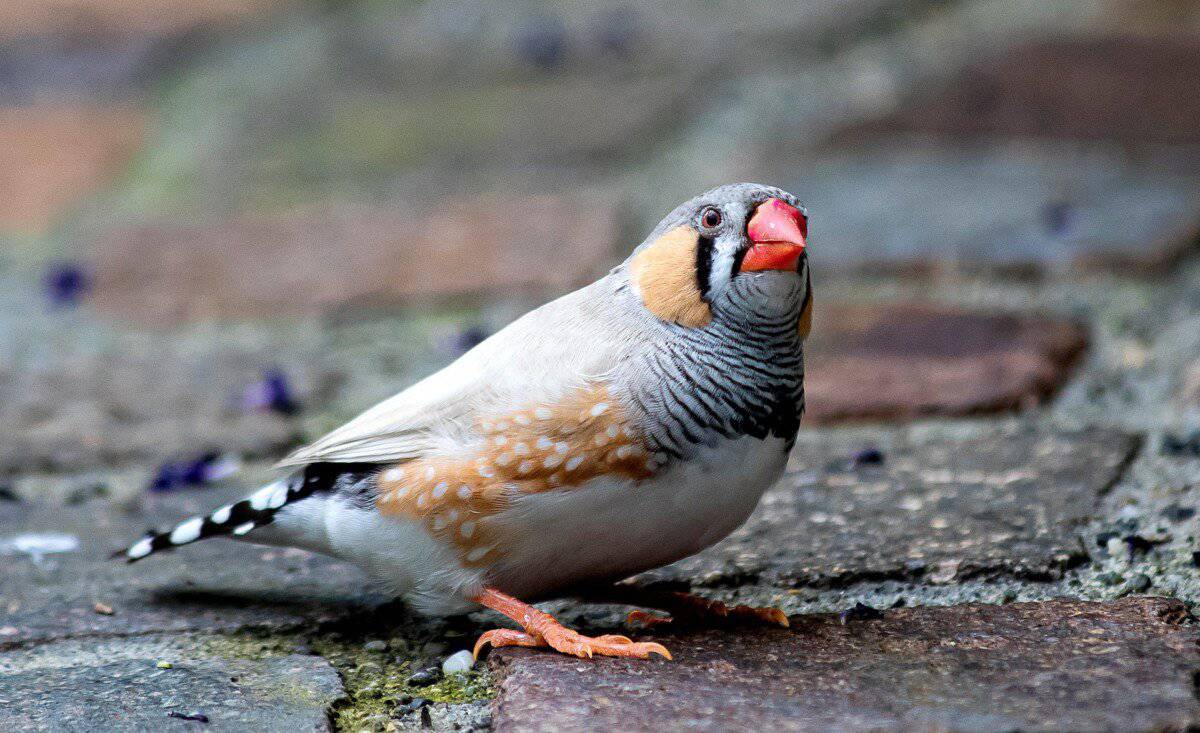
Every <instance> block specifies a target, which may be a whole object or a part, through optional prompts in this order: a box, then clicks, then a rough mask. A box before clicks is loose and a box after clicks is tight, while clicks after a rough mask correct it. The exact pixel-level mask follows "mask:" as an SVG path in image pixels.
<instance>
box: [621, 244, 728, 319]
mask: <svg viewBox="0 0 1200 733" xmlns="http://www.w3.org/2000/svg"><path fill="white" fill-rule="evenodd" d="M698 240H699V234H697V233H696V231H695V230H693V229H690V228H688V227H676V228H675V229H672V230H671V231H669V232H667V233H666V234H664V235H662V236H661V237H659V238H658V239H656V240H655V241H654V242H653V243H652V244H650V245H649V246H648V247H646V248H645V249H643V250H642V251H641V252H638V253H637V255H636V256H635V257H634V258H633V262H632V263H631V264H630V274H631V275H632V277H633V281H634V282H635V283H637V287H638V290H639V291H640V292H641V294H642V302H643V303H644V304H645V305H646V308H647V309H648V310H649V311H650V312H651V313H653V314H654V315H656V316H658V317H659V318H661V319H662V320H664V321H670V322H672V323H678V324H679V325H681V326H687V327H689V328H699V327H701V326H704V325H707V324H708V322H709V321H711V320H712V309H711V308H709V306H708V303H705V302H704V298H702V297H701V294H700V288H699V286H698V285H697V284H696V248H697V247H698V246H699V241H698Z"/></svg>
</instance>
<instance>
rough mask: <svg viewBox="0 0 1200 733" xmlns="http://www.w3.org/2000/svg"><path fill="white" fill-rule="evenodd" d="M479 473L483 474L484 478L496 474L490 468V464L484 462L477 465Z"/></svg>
mask: <svg viewBox="0 0 1200 733" xmlns="http://www.w3.org/2000/svg"><path fill="white" fill-rule="evenodd" d="M479 475H480V476H483V477H484V478H492V477H493V476H495V475H496V472H495V471H494V470H492V467H491V466H489V465H487V464H486V463H485V464H483V465H482V466H480V467H479Z"/></svg>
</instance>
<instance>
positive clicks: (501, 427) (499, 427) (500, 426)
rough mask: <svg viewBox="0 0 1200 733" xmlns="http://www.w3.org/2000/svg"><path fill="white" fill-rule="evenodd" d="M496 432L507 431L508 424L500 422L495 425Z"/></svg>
mask: <svg viewBox="0 0 1200 733" xmlns="http://www.w3.org/2000/svg"><path fill="white" fill-rule="evenodd" d="M496 430H497V431H502V430H508V423H506V422H504V421H500V422H498V423H496Z"/></svg>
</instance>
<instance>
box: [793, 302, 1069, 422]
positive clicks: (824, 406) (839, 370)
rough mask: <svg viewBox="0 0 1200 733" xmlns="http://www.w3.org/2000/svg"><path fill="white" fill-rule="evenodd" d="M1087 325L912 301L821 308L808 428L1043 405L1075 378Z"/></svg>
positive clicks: (809, 347)
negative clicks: (826, 424)
mask: <svg viewBox="0 0 1200 733" xmlns="http://www.w3.org/2000/svg"><path fill="white" fill-rule="evenodd" d="M1085 345H1086V335H1085V332H1084V330H1083V328H1082V327H1080V326H1079V325H1077V324H1074V323H1071V322H1069V321H1064V320H1060V319H1054V318H1039V317H1036V316H1030V315H1025V314H1015V313H996V312H984V311H968V310H963V309H958V308H946V307H938V306H931V305H920V304H913V303H891V304H883V305H869V306H868V305H862V306H853V305H848V304H834V305H821V306H820V307H819V308H818V309H817V310H816V311H815V312H814V316H813V332H812V337H811V338H810V339H809V341H808V343H807V344H806V348H805V372H806V373H805V384H804V387H805V396H806V400H805V403H806V415H805V418H806V420H808V421H809V422H816V423H831V422H837V421H844V420H855V419H859V420H861V419H879V420H898V419H912V418H915V417H921V416H928V415H970V414H978V413H985V412H995V411H1000V410H1012V409H1018V408H1022V407H1029V406H1032V405H1036V404H1038V403H1040V402H1042V401H1043V400H1044V399H1046V398H1047V397H1048V396H1050V395H1051V394H1053V393H1054V392H1055V391H1057V389H1058V388H1059V387H1060V386H1061V385H1062V383H1063V382H1064V381H1065V380H1066V379H1067V377H1068V376H1069V375H1070V374H1071V371H1072V369H1071V368H1072V367H1073V366H1074V365H1075V363H1076V361H1077V360H1078V357H1079V355H1080V354H1081V353H1082V352H1083V349H1084V347H1085Z"/></svg>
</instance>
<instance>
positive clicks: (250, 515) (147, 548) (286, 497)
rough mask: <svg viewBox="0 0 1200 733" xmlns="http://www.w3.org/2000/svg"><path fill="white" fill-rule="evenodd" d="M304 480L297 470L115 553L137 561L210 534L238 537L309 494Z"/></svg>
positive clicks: (269, 521)
mask: <svg viewBox="0 0 1200 733" xmlns="http://www.w3.org/2000/svg"><path fill="white" fill-rule="evenodd" d="M305 483H306V482H305V481H304V475H303V474H300V473H297V474H295V475H293V476H290V477H288V478H287V479H283V480H280V481H276V482H274V483H271V484H267V485H266V486H264V487H262V488H261V489H259V490H258V491H256V492H254V493H253V494H251V495H250V496H248V497H246V498H245V499H242V500H241V501H237V502H234V503H232V504H226V505H225V506H222V507H220V508H218V509H217V510H215V511H214V512H212V513H211V514H209V515H208V516H207V517H192V518H191V519H187V520H185V521H183V522H180V523H179V524H177V525H175V527H174V529H172V530H171V531H169V532H160V533H157V534H151V535H147V536H146V537H143V538H142V539H140V540H138V541H137V542H135V543H134V544H133V545H131V546H130V547H129V548H128V549H126V550H124V551H122V552H118V553H117V554H116V555H114V557H124V558H125V559H126V560H127V561H128V562H136V561H138V560H141V559H142V558H144V557H147V556H149V555H152V554H154V553H156V552H161V551H163V550H170V549H172V548H175V547H179V546H181V545H187V544H190V543H192V542H197V541H199V540H205V539H208V538H209V537H222V536H227V535H232V536H234V537H241V536H243V535H246V534H248V533H249V532H250V531H251V530H253V529H255V528H257V527H262V526H263V525H267V524H270V523H271V522H272V521H274V518H275V513H276V512H278V511H279V510H280V509H282V508H283V507H285V506H288V505H289V504H293V503H295V502H297V501H300V500H302V499H306V498H308V497H309V496H312V494H313V490H314V488H315V486H306V485H305ZM314 483H315V482H314Z"/></svg>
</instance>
